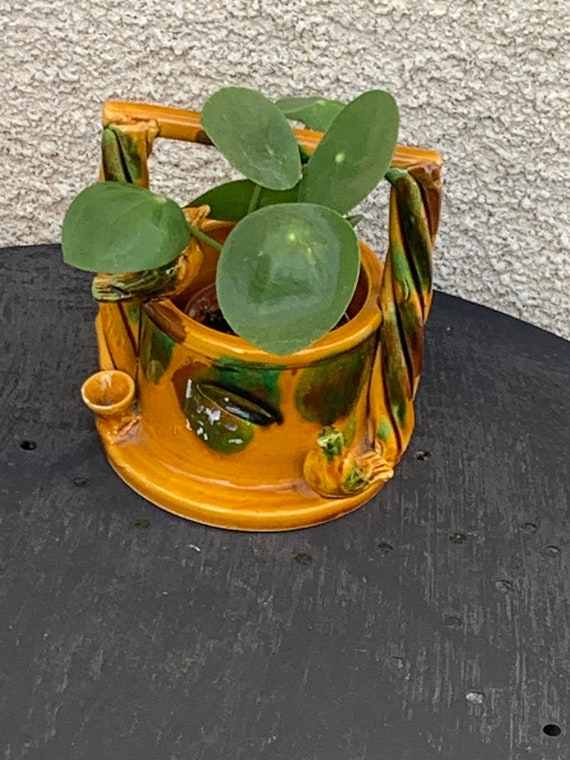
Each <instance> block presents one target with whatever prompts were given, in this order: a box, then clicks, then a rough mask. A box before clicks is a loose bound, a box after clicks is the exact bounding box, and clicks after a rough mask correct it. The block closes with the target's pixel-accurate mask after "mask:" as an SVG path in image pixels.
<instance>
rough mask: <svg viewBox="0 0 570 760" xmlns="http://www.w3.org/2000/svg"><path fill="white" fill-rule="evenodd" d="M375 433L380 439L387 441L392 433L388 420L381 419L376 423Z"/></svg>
mask: <svg viewBox="0 0 570 760" xmlns="http://www.w3.org/2000/svg"><path fill="white" fill-rule="evenodd" d="M376 435H377V437H378V439H379V440H380V441H387V440H388V439H389V438H390V436H391V435H392V425H390V423H389V422H388V420H382V421H381V422H379V423H378V427H377V429H376Z"/></svg>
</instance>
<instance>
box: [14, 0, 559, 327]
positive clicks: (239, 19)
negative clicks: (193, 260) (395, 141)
mask: <svg viewBox="0 0 570 760" xmlns="http://www.w3.org/2000/svg"><path fill="white" fill-rule="evenodd" d="M0 35H1V36H0V39H1V40H2V45H1V46H0V94H1V96H2V108H1V113H0V128H1V135H2V139H1V141H0V177H1V180H0V182H1V183H2V190H1V195H0V197H1V205H0V213H1V220H0V245H8V244H17V243H21V244H28V243H39V242H54V241H58V240H59V236H60V224H61V219H62V216H63V214H64V212H65V209H66V207H67V205H68V204H69V202H70V200H71V198H72V197H73V195H74V194H75V193H76V192H77V191H79V190H80V189H81V188H82V187H83V186H84V185H85V184H87V183H90V182H91V181H93V180H94V178H95V177H96V174H97V167H98V140H99V119H100V107H101V103H102V102H103V101H104V100H105V99H108V98H120V99H129V100H146V101H150V102H160V103H164V104H169V105H175V106H183V107H187V108H193V109H196V110H199V109H200V107H201V105H202V103H203V102H204V100H205V98H206V97H207V96H208V95H209V94H210V93H211V92H213V91H214V90H215V89H217V88H218V87H220V86H223V85H227V84H240V85H244V86H251V87H256V88H258V89H262V90H263V91H264V92H265V94H266V95H268V96H270V97H278V96H283V95H287V94H300V93H305V92H306V93H308V94H316V93H318V94H325V95H329V96H332V97H337V98H340V99H347V100H348V99H350V98H352V97H354V96H355V95H357V94H359V93H360V92H362V91H363V90H366V89H370V88H372V87H380V88H384V89H388V90H390V91H391V92H392V93H393V94H394V95H395V96H396V98H397V99H398V102H399V104H400V108H401V117H402V129H401V141H402V142H408V143H415V144H424V145H427V146H429V147H433V148H436V149H438V150H439V151H441V153H442V154H443V156H444V158H445V160H446V173H445V177H446V197H445V206H444V213H443V218H442V227H441V234H440V237H439V240H438V246H437V252H436V285H437V287H439V288H441V289H444V290H446V291H447V292H450V293H455V294H458V295H461V296H463V297H465V298H468V299H470V300H474V301H477V302H479V303H483V304H487V305H489V306H492V307H494V308H496V309H499V310H501V311H505V312H508V313H510V314H514V315H515V316H519V317H522V318H523V319H526V320H528V321H531V322H534V323H535V324H538V325H541V326H543V327H545V328H547V329H549V330H553V331H555V332H558V333H560V334H562V335H565V336H566V337H570V319H569V315H570V297H569V294H568V292H569V290H570V261H569V256H568V250H569V248H570V214H569V209H570V204H569V201H568V193H569V179H568V178H569V177H570V150H569V146H570V105H569V104H570V86H569V82H570V3H569V2H568V0H506V1H505V3H503V4H502V5H500V6H498V5H496V4H495V3H491V2H488V0H454V1H453V0H409V1H408V2H406V1H405V0H388V1H387V2H380V0H354V1H353V2H350V0H349V2H341V0H218V2H216V3H212V2H210V0H194V2H189V1H188V0H174V1H173V2H169V3H164V4H161V3H157V2H155V1H154V0H153V2H151V1H150V0H137V2H135V0H122V2H119V3H117V2H111V0H94V1H92V2H88V1H87V0H74V1H73V2H72V3H69V2H65V0H49V2H48V0H0ZM157 159H158V160H157V161H156V162H155V169H154V177H155V179H156V182H155V183H154V189H157V190H159V191H162V192H165V191H166V192H169V193H170V194H171V195H173V196H174V197H175V198H176V199H177V200H179V201H182V200H187V199H189V198H190V197H192V196H194V195H195V194H196V193H197V192H200V191H202V190H203V189H206V187H207V186H209V185H210V184H211V183H212V181H213V180H214V175H215V178H218V177H219V176H220V175H222V174H223V173H224V172H225V169H224V167H223V166H222V165H221V164H218V163H216V164H213V163H212V159H211V152H210V151H208V150H207V149H204V148H199V147H193V148H189V146H185V145H182V144H173V145H170V144H167V143H166V142H162V143H160V144H159V146H158V148H157ZM197 170H199V171H200V173H201V176H200V178H199V179H198V180H197V179H196V177H195V172H196V171H197ZM378 206H382V207H384V206H385V204H384V203H383V201H382V200H381V193H380V192H379V191H376V192H375V194H374V196H373V197H372V198H371V199H369V200H368V201H367V203H366V205H365V207H364V211H365V213H366V214H367V221H366V222H364V223H362V224H361V226H360V232H361V235H362V236H363V237H364V238H365V239H367V240H368V241H369V242H371V243H372V244H373V245H376V246H377V247H378V248H379V249H381V248H382V247H383V245H384V243H383V237H382V236H383V235H384V233H385V223H384V220H383V219H380V218H378V214H377V207H378Z"/></svg>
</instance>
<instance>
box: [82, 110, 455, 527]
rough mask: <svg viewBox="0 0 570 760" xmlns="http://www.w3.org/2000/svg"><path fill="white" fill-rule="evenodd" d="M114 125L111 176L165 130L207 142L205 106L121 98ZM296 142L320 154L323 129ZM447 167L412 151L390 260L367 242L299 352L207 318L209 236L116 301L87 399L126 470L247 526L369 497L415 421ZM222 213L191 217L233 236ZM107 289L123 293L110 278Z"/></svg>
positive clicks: (100, 283) (142, 485)
mask: <svg viewBox="0 0 570 760" xmlns="http://www.w3.org/2000/svg"><path fill="white" fill-rule="evenodd" d="M104 126H105V128H106V130H111V133H112V134H111V139H110V141H109V142H108V143H107V145H109V144H111V149H108V150H107V152H106V153H104V161H103V176H104V177H105V178H107V179H127V180H128V181H134V182H137V183H138V184H141V185H147V184H148V167H147V157H148V155H149V153H150V149H151V146H152V143H153V140H154V139H155V138H156V137H157V136H163V137H171V138H176V139H185V140H195V141H199V142H206V141H207V138H206V136H205V134H204V133H203V131H202V130H201V127H200V121H199V115H198V114H194V113H191V112H186V111H180V110H174V109H166V108H161V107H158V106H144V105H141V104H127V103H108V104H107V105H106V107H105V111H104ZM108 134H109V133H108ZM297 136H298V139H299V140H300V142H302V143H303V144H305V146H306V147H307V148H308V149H311V148H314V146H315V144H316V142H317V141H318V139H319V135H316V133H314V132H304V131H298V132H297ZM104 145H105V141H104ZM440 165H441V161H440V158H439V156H438V155H437V154H436V153H433V152H430V151H421V150H418V149H412V148H398V151H397V153H396V155H395V157H394V166H395V167H396V170H395V171H394V172H392V178H391V186H392V189H391V210H390V245H389V249H388V254H387V257H386V261H385V264H384V267H383V266H382V264H381V263H380V260H379V259H378V257H377V256H376V255H375V254H374V253H373V252H372V251H371V250H370V249H369V248H368V247H367V246H366V245H365V244H364V243H361V246H360V247H361V274H360V278H359V283H358V287H357V290H356V293H355V295H354V297H353V299H352V302H351V304H350V307H349V310H348V315H347V317H348V318H347V320H346V321H345V322H344V323H343V324H341V325H339V326H337V327H336V328H335V329H334V330H332V331H331V332H330V333H328V334H327V335H326V336H324V337H323V338H322V339H320V340H319V341H317V342H316V343H314V344H313V345H312V346H310V347H309V348H307V349H304V350H302V351H299V352H297V353H295V354H293V355H291V356H286V357H283V356H277V355H273V354H268V353H266V352H265V351H262V350H260V349H257V348H255V347H253V346H252V345H251V344H249V343H248V342H246V341H245V340H243V339H242V338H239V337H236V336H234V335H231V334H225V333H224V332H221V331H219V330H216V329H212V327H208V326H207V324H204V323H201V321H200V320H199V315H200V314H201V313H202V312H204V311H206V312H207V311H208V308H210V306H211V303H210V302H211V301H212V295H211V292H212V289H213V282H214V278H215V269H216V263H217V258H218V254H217V252H216V251H215V250H214V249H213V248H211V247H210V246H208V245H207V244H206V243H201V242H198V241H197V240H196V239H195V238H192V242H191V243H190V245H189V247H188V249H186V251H185V252H184V253H183V255H182V256H181V258H180V260H179V262H178V264H177V267H176V268H175V271H173V272H169V273H167V274H164V273H163V276H164V282H163V286H162V287H161V288H159V289H158V291H157V289H156V288H155V287H153V288H152V289H151V291H149V292H148V293H147V291H145V283H141V286H140V288H139V289H138V290H137V288H134V289H133V288H132V287H131V289H130V293H131V297H129V298H127V299H122V300H115V296H113V297H111V298H110V299H109V300H108V301H107V302H102V303H101V304H100V311H99V315H98V317H97V322H96V328H97V337H98V344H99V364H100V368H101V371H100V372H98V373H96V374H95V375H93V376H92V377H90V378H89V379H88V380H87V381H86V383H85V384H84V386H83V389H82V395H83V398H84V400H85V403H86V404H87V405H88V406H89V408H91V409H92V410H93V412H94V413H95V415H96V419H97V427H98V430H99V434H100V436H101V439H102V442H103V445H104V447H105V450H106V453H107V456H108V459H109V461H110V463H111V464H112V466H113V467H114V469H115V470H116V471H117V473H118V474H119V475H120V476H121V477H122V478H123V480H125V481H126V482H127V483H128V484H129V485H130V486H131V487H132V488H133V489H134V490H136V491H137V492H138V493H140V494H141V495H142V496H144V497H145V498H147V499H148V500H150V501H151V502H153V503H154V504H156V505H158V506H160V507H162V508H164V509H167V510H169V511H171V512H173V513H175V514H177V515H180V516H181V517H186V518H189V519H192V520H196V521H198V522H202V523H206V524H209V525H215V526H219V527H223V528H232V529H240V530H288V529H294V528H301V527H305V526H309V525H316V524H318V523H321V522H325V521H327V520H331V519H334V518H336V517H339V516H341V515H343V514H346V513H347V512H349V511H351V510H353V509H355V508H356V507H358V506H360V505H362V504H364V503H365V502H366V501H368V500H369V499H370V498H371V497H372V496H373V495H374V494H375V493H376V492H377V491H378V490H379V489H380V488H381V486H382V485H383V484H384V483H385V482H386V481H387V480H389V479H390V478H391V477H392V475H393V470H394V467H395V465H396V463H397V462H398V460H399V459H400V457H401V456H402V453H403V452H404V450H405V448H406V446H407V444H408V442H409V439H410V437H411V433H412V430H413V425H414V412H413V400H414V396H415V393H416V390H417V385H418V381H419V375H420V370H421V364H422V354H423V350H422V346H423V329H424V325H425V320H426V318H427V314H428V311H429V307H430V303H431V246H432V243H433V240H434V238H435V234H436V230H437V223H438V218H439V203H440V195H441V183H440V176H439V169H440ZM117 166H119V167H120V171H124V170H125V166H126V167H128V168H129V171H130V175H129V176H127V177H125V176H121V175H120V174H119V175H118V174H117V171H118V170H117V168H116V167H117ZM207 212H208V209H207V207H206V208H202V209H194V210H188V211H187V212H186V213H187V214H188V216H189V218H190V217H191V219H192V222H193V224H194V225H196V226H199V227H201V229H202V230H203V231H204V232H206V233H207V234H208V235H209V236H210V237H213V238H215V239H217V240H218V241H219V242H223V240H224V239H225V236H226V235H227V234H228V233H229V231H230V229H231V225H230V224H229V223H222V222H216V221H214V220H209V219H208V218H207V217H206V214H207ZM125 277H126V278H128V277H129V276H128V275H125ZM131 285H132V278H131ZM95 287H96V289H97V288H98V290H99V294H100V295H101V293H103V292H104V291H105V289H106V288H107V289H108V292H109V293H112V291H113V287H112V285H111V286H110V287H109V283H107V282H106V280H105V277H104V276H98V278H96V283H95ZM133 292H136V293H137V295H136V296H133V295H132V294H133ZM145 293H146V294H145ZM115 295H116V294H115Z"/></svg>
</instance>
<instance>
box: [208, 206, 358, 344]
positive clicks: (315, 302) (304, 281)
mask: <svg viewBox="0 0 570 760" xmlns="http://www.w3.org/2000/svg"><path fill="white" fill-rule="evenodd" d="M359 269H360V259H359V251H358V241H357V239H356V235H355V233H354V230H353V228H352V227H351V225H350V224H349V223H348V222H347V221H346V219H343V217H342V216H340V214H337V213H336V211H333V210H331V209H328V208H325V207H323V206H316V205H313V204H307V203H284V204H281V205H279V206H268V207H267V208H263V209H259V210H258V211H256V212H255V213H253V214H250V215H249V216H246V217H245V218H244V219H242V221H241V222H239V223H238V224H237V225H236V226H235V227H234V229H233V230H232V232H231V233H230V234H229V236H228V238H227V240H226V242H225V244H224V247H223V249H222V254H221V256H220V260H219V263H218V271H217V279H216V286H217V293H218V300H219V303H220V308H221V310H222V312H223V314H224V317H225V318H226V320H227V322H228V323H229V324H230V326H231V327H232V328H233V330H234V331H235V332H236V333H238V335H241V336H242V337H243V338H246V340H249V341H250V343H253V344H254V345H256V346H258V347H259V348H262V349H264V350H265V351H269V352H271V353H274V354H280V355H286V354H291V353H294V352H295V351H299V350H300V349H301V348H305V347H306V346H308V345H310V344H311V343H313V342H314V341H315V340H318V338H320V337H322V336H323V335H324V334H325V333H326V332H328V331H329V330H330V329H331V328H333V327H334V326H335V324H336V323H337V322H338V321H339V320H340V318H341V317H342V315H343V314H344V312H345V311H346V308H347V306H348V304H349V303H350V299H351V298H352V295H353V293H354V289H355V287H356V282H357V280H358V273H359Z"/></svg>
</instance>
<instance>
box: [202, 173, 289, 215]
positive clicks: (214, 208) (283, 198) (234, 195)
mask: <svg viewBox="0 0 570 760" xmlns="http://www.w3.org/2000/svg"><path fill="white" fill-rule="evenodd" d="M255 187H256V185H255V183H254V182H251V180H249V179H238V180H234V181H233V182H225V183H224V184H223V185H218V186H217V187H213V188H212V189H211V190H208V191H207V192H205V193H204V194H203V195H200V196H199V197H198V198H195V199H194V200H193V201H191V202H190V203H189V204H188V205H189V206H191V207H192V208H196V207H197V206H203V205H205V204H207V205H208V206H209V207H210V217H211V218H212V219H219V220H221V221H231V222H238V221H239V220H240V219H243V217H244V216H245V215H246V214H247V213H248V211H249V202H250V201H251V196H252V195H253V190H254V188H255ZM298 194H299V188H298V186H297V185H295V187H292V188H291V189H290V190H267V188H265V187H263V188H262V189H261V193H260V195H259V199H258V201H257V206H258V208H264V207H265V206H272V205H273V204H274V203H295V201H296V200H297V196H298Z"/></svg>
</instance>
